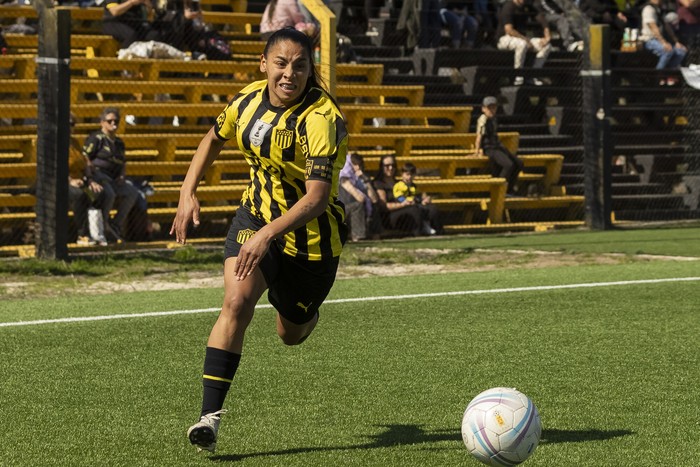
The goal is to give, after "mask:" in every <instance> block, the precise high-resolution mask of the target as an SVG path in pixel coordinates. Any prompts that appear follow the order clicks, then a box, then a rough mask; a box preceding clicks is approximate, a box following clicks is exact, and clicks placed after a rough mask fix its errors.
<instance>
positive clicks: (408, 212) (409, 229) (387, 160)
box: [372, 156, 423, 236]
mask: <svg viewBox="0 0 700 467" xmlns="http://www.w3.org/2000/svg"><path fill="white" fill-rule="evenodd" d="M395 176H396V157H394V156H384V157H382V160H381V162H380V167H379V171H378V172H377V175H376V176H375V177H374V180H373V181H372V184H373V185H374V189H375V190H376V192H377V196H378V197H379V202H378V203H377V206H378V207H379V209H380V215H381V218H382V226H383V227H384V228H385V229H392V230H398V231H401V232H404V233H407V234H409V235H414V236H418V235H420V234H421V228H422V224H423V219H422V215H421V212H420V210H419V209H418V206H416V205H415V204H413V203H411V202H409V201H408V200H405V199H404V200H403V201H398V200H397V199H396V198H395V197H394V185H395V184H396V178H395Z"/></svg>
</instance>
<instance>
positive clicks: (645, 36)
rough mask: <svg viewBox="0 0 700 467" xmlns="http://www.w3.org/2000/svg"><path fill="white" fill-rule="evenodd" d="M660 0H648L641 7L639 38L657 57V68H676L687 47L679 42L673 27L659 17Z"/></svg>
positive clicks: (681, 60) (686, 51)
mask: <svg viewBox="0 0 700 467" xmlns="http://www.w3.org/2000/svg"><path fill="white" fill-rule="evenodd" d="M661 18H662V16H661V0H650V1H649V3H647V5H646V6H645V7H644V8H642V33H641V36H640V39H641V41H642V43H643V44H644V48H645V49H647V50H649V51H651V52H652V53H654V55H657V56H658V57H659V61H658V62H657V63H656V69H657V70H663V69H665V68H678V67H679V66H680V65H681V63H682V62H683V59H684V58H685V56H686V54H687V53H688V49H686V47H685V46H684V45H683V44H681V43H680V41H679V40H678V38H677V37H676V35H675V33H674V31H673V28H672V27H667V24H665V22H664V21H663V20H662V19H661Z"/></svg>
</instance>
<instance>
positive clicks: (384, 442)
mask: <svg viewBox="0 0 700 467" xmlns="http://www.w3.org/2000/svg"><path fill="white" fill-rule="evenodd" d="M379 426H380V427H383V428H385V430H384V431H383V432H381V433H379V434H377V435H371V436H369V438H370V439H371V441H370V442H367V443H362V444H355V445H350V446H323V447H321V446H319V447H299V448H290V449H280V450H276V451H263V452H251V453H248V454H225V455H219V456H212V457H210V458H209V459H210V460H211V461H214V462H236V461H241V460H243V459H248V458H253V457H268V456H286V455H291V454H303V453H309V452H332V451H351V450H356V449H376V448H386V447H392V446H403V445H416V444H426V443H438V442H441V441H460V442H461V441H462V434H461V432H460V430H459V429H450V430H433V431H425V430H423V429H422V428H421V427H420V425H379ZM632 434H634V432H633V431H630V430H596V429H588V430H556V429H551V430H543V431H542V439H541V441H540V444H545V443H547V444H549V443H578V442H583V441H602V440H607V439H612V438H619V437H622V436H628V435H632Z"/></svg>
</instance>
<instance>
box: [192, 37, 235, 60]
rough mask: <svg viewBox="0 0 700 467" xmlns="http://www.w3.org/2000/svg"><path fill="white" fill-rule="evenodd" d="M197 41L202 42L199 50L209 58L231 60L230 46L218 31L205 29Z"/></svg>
mask: <svg viewBox="0 0 700 467" xmlns="http://www.w3.org/2000/svg"><path fill="white" fill-rule="evenodd" d="M199 42H200V44H202V49H201V50H200V52H203V53H204V54H205V55H206V56H207V58H208V59H209V60H232V57H231V46H230V45H229V43H228V41H227V40H226V39H225V38H224V37H222V36H221V35H220V34H219V33H218V32H216V31H210V30H205V31H204V32H203V33H202V38H201V39H200V41H199Z"/></svg>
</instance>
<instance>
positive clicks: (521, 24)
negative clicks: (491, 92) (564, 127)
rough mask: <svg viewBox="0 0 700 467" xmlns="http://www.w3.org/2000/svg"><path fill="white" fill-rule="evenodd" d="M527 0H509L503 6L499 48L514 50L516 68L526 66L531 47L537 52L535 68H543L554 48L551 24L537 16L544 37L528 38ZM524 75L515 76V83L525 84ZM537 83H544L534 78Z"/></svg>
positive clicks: (499, 17) (500, 16)
mask: <svg viewBox="0 0 700 467" xmlns="http://www.w3.org/2000/svg"><path fill="white" fill-rule="evenodd" d="M524 6H525V0H507V1H506V2H505V3H504V4H503V6H502V7H501V11H500V13H499V15H498V31H497V32H496V36H497V37H498V43H497V47H498V49H499V50H514V51H515V63H514V64H513V67H514V68H515V69H518V68H523V67H524V66H525V58H526V55H525V53H526V52H527V51H528V50H529V49H533V50H534V51H535V52H537V55H536V58H535V63H534V64H533V67H534V68H542V67H543V66H544V63H545V61H546V60H547V56H549V52H550V51H551V49H552V46H551V44H550V40H551V36H550V33H549V26H548V25H547V23H546V22H545V21H544V19H543V18H541V17H539V16H538V17H537V20H538V23H539V24H540V26H541V27H542V32H543V37H532V38H528V37H527V36H526V35H525V31H526V29H525V28H526V27H527V19H528V16H527V14H526V10H525V8H524ZM523 82H524V79H523V77H522V76H517V77H516V78H515V85H520V84H523ZM534 83H535V84H542V83H541V82H540V81H539V80H534Z"/></svg>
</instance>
